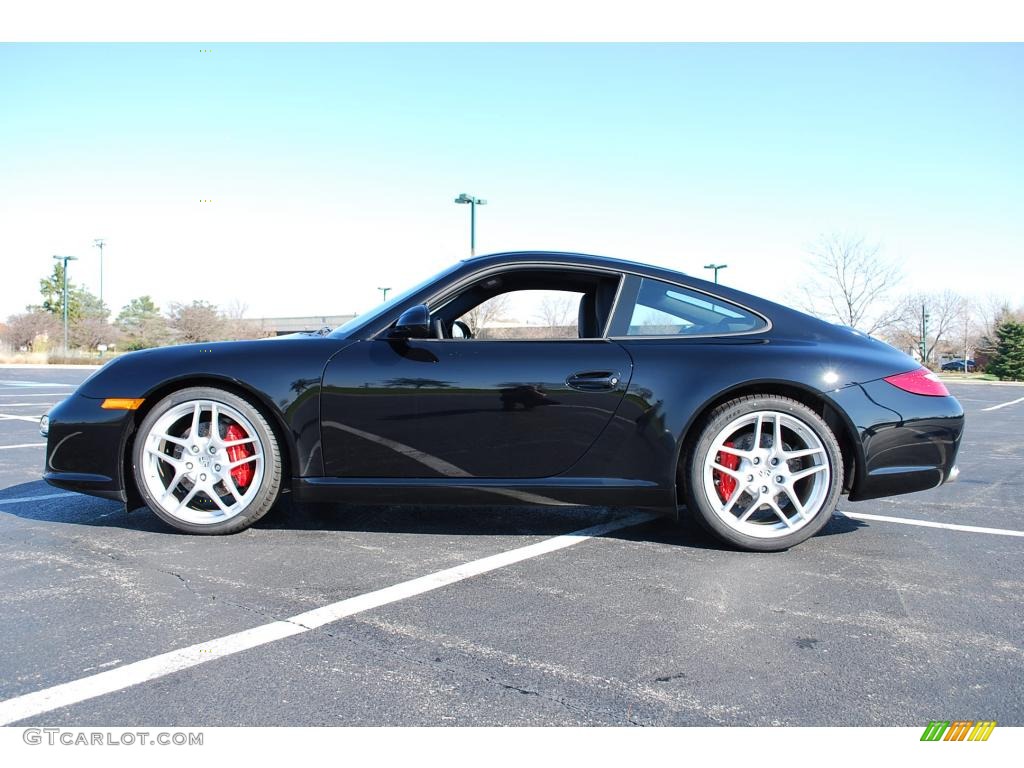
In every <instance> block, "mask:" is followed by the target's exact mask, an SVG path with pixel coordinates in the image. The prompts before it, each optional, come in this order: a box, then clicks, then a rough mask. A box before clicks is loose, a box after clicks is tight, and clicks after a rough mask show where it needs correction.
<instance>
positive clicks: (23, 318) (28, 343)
mask: <svg viewBox="0 0 1024 768" xmlns="http://www.w3.org/2000/svg"><path fill="white" fill-rule="evenodd" d="M59 330H60V323H59V322H58V320H57V317H56V316H55V315H54V314H53V313H52V312H46V311H44V310H35V311H33V312H25V313H23V314H20V315H11V316H10V317H9V318H7V327H6V328H5V329H4V334H3V338H4V341H6V342H7V343H8V344H10V345H11V347H13V348H14V349H16V350H17V349H21V348H22V347H25V348H26V349H29V350H31V349H32V348H33V345H35V344H36V341H37V339H39V338H40V337H50V336H55V335H56V334H57V333H58V332H59Z"/></svg>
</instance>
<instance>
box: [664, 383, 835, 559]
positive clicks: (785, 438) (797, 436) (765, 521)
mask: <svg viewBox="0 0 1024 768" xmlns="http://www.w3.org/2000/svg"><path fill="white" fill-rule="evenodd" d="M685 462H686V463H685V464H684V471H686V473H687V475H686V501H687V506H688V507H689V509H690V510H691V512H692V513H693V514H694V516H695V517H696V518H697V520H698V521H699V522H700V523H702V524H703V525H704V527H705V528H707V529H708V530H710V531H711V532H712V533H713V534H715V535H716V536H718V537H719V538H721V539H724V540H725V541H727V542H728V543H730V544H733V545H735V546H738V547H742V548H744V549H750V550H756V551H762V552H767V551H775V550H782V549H787V548H789V547H792V546H793V545H795V544H799V543H800V542H801V541H804V540H805V539H807V538H810V537H811V536H813V535H814V534H815V533H817V532H818V531H819V530H821V528H822V527H824V525H825V524H826V523H827V522H828V520H829V518H830V517H831V515H832V512H833V511H834V510H835V507H836V504H837V502H838V501H839V493H840V491H841V487H842V478H843V459H842V454H841V452H840V450H839V444H838V442H837V441H836V438H835V435H833V434H832V431H831V430H830V429H829V428H828V425H827V424H825V422H824V421H823V420H822V419H821V417H820V416H818V414H816V413H815V412H814V411H812V410H811V409H810V408H808V407H807V406H805V405H804V404H803V403H799V402H797V401H796V400H791V399H789V398H786V397H779V396H776V395H755V396H751V397H742V398H738V399H736V400H733V401H731V402H728V403H725V404H724V405H722V406H719V407H718V408H716V409H715V410H714V411H713V412H712V413H711V415H710V416H709V417H708V419H707V421H706V422H705V424H704V427H703V429H702V430H701V432H700V435H699V437H698V438H697V442H696V444H695V445H694V447H693V449H692V451H690V453H689V454H688V457H687V459H686V460H685Z"/></svg>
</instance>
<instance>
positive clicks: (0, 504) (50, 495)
mask: <svg viewBox="0 0 1024 768" xmlns="http://www.w3.org/2000/svg"><path fill="white" fill-rule="evenodd" d="M62 496H78V494H77V493H44V494H43V495H42V496H19V497H18V498H16V499H0V507H3V506H6V505H7V504H27V503H29V502H30V501H42V500H43V499H59V498H61V497H62Z"/></svg>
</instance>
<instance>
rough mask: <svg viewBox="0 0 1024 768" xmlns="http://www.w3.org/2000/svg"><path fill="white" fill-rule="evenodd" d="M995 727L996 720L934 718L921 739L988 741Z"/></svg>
mask: <svg viewBox="0 0 1024 768" xmlns="http://www.w3.org/2000/svg"><path fill="white" fill-rule="evenodd" d="M995 727H996V721H995V720H979V721H978V722H974V721H973V720H954V721H953V722H950V721H949V720H932V721H931V722H930V723H928V725H927V727H926V728H925V729H924V733H922V734H921V741H988V737H989V736H991V735H992V731H993V730H995ZM943 734H945V735H943Z"/></svg>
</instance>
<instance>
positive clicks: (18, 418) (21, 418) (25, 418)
mask: <svg viewBox="0 0 1024 768" xmlns="http://www.w3.org/2000/svg"><path fill="white" fill-rule="evenodd" d="M0 421H31V422H32V423H33V424H38V423H39V417H38V416H12V415H11V414H9V413H0Z"/></svg>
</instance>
